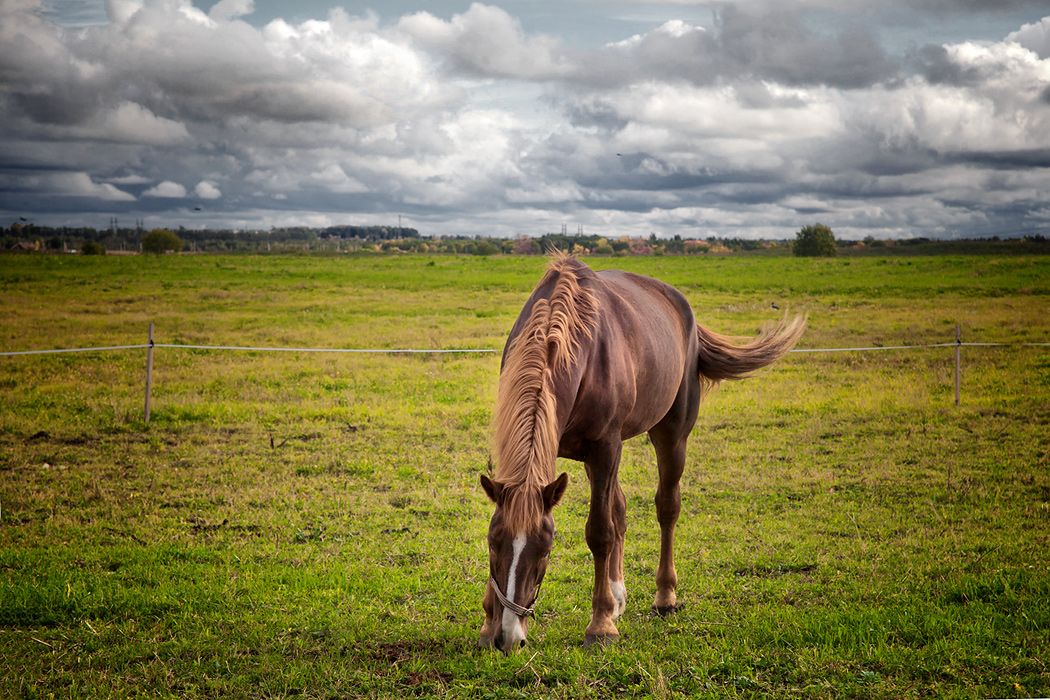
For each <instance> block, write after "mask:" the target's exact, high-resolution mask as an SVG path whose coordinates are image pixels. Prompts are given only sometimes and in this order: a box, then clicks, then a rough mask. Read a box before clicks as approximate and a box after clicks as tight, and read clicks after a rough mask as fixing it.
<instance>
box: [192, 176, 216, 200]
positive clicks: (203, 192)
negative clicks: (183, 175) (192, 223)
mask: <svg viewBox="0 0 1050 700" xmlns="http://www.w3.org/2000/svg"><path fill="white" fill-rule="evenodd" d="M193 192H194V194H196V195H197V196H198V197H200V198H201V199H218V198H219V197H221V196H222V190H220V189H219V187H218V185H216V184H215V183H214V182H211V181H210V180H201V181H200V182H198V183H197V186H196V187H194V188H193Z"/></svg>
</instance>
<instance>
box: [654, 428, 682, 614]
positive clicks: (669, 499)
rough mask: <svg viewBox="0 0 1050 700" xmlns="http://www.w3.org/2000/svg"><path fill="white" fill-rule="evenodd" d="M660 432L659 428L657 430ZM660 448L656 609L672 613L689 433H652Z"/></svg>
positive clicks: (657, 455)
mask: <svg viewBox="0 0 1050 700" xmlns="http://www.w3.org/2000/svg"><path fill="white" fill-rule="evenodd" d="M654 433H656V431H654ZM650 434H651V435H652V438H653V446H654V447H655V448H656V464H657V468H658V469H659V473H660V482H659V485H658V486H657V488H656V518H657V520H658V521H659V522H660V565H659V567H657V569H656V598H655V599H654V600H653V609H654V610H656V611H657V612H658V613H660V614H661V615H669V614H671V613H673V612H674V611H675V610H677V609H678V598H677V596H676V595H675V588H676V587H677V585H678V573H677V572H676V571H675V568H674V528H675V523H677V522H678V513H679V512H680V511H681V509H682V494H681V488H680V487H679V485H678V482H679V480H680V479H681V478H682V471H683V469H684V468H685V447H686V437H687V435H688V434H687V435H686V436H682V437H681V438H679V439H678V440H670V439H661V437H658V435H659V433H657V434H653V433H650Z"/></svg>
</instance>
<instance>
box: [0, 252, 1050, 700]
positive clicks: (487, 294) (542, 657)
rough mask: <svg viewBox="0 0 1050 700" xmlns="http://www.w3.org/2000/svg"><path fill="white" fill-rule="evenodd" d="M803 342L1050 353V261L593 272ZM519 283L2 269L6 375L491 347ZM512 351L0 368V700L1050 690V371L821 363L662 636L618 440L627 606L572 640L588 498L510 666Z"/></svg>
mask: <svg viewBox="0 0 1050 700" xmlns="http://www.w3.org/2000/svg"><path fill="white" fill-rule="evenodd" d="M589 262H591V263H592V264H593V265H594V266H595V267H600V268H601V267H616V266H618V267H624V268H626V269H631V270H634V271H637V272H642V273H645V274H652V275H655V276H657V277H660V278H661V279H664V280H666V281H668V282H670V283H672V284H675V285H676V286H678V287H679V288H681V289H682V290H683V291H684V292H685V293H686V294H687V295H688V296H689V298H690V300H691V301H692V303H693V306H694V309H695V310H696V312H697V316H698V318H699V320H700V322H701V323H703V324H705V325H707V326H708V327H710V328H712V329H714V330H717V331H719V332H725V333H735V334H741V335H751V334H753V333H754V332H755V331H756V330H757V329H758V328H759V327H760V326H761V325H762V324H763V323H766V322H769V321H772V320H774V319H776V318H778V313H781V312H777V311H774V310H773V309H772V308H771V304H773V303H776V304H777V305H778V306H780V307H781V308H786V307H789V308H790V309H791V310H792V311H793V312H802V313H806V314H808V316H809V320H810V330H809V332H808V333H807V335H806V337H805V338H804V339H803V343H802V345H803V346H804V347H810V348H816V347H837V346H870V345H902V344H909V345H911V344H917V345H923V344H932V343H940V342H950V341H952V340H953V339H954V327H955V324H961V325H962V326H963V337H964V340H967V341H987V342H1009V343H1017V342H1046V341H1047V340H1048V338H1050V319H1048V317H1047V314H1046V309H1047V308H1050V305H1048V303H1047V302H1048V296H1050V259H1048V258H1045V257H1024V256H1014V257H1006V258H992V257H968V258H962V257H959V258H952V257H908V258H879V257H864V258H851V259H837V260H797V259H788V258H770V259H762V258H719V259H710V260H701V259H684V258H655V259H654V258H649V259H595V260H590V261H589ZM542 268H543V261H542V260H539V259H535V258H533V259H529V258H488V259H481V258H457V257H425V256H418V257H417V256H408V257H402V258H380V257H374V258H373V257H358V258H310V257H291V256H289V257H277V256H273V257H266V256H259V257H233V256H230V257H211V256H197V257H191V256H182V257H163V258H144V257H143V258H139V257H121V258H116V257H114V258H95V259H87V258H72V257H69V258H65V257H36V256H24V257H21V256H20V257H0V291H2V296H0V299H2V301H0V304H2V307H0V308H2V311H3V313H4V324H3V327H2V330H0V351H11V350H26V349H45V348H58V347H92V346H99V345H113V344H125V343H141V342H144V341H145V337H146V325H147V324H148V323H150V322H153V323H155V324H156V340H157V342H159V343H192V344H205V345H221V344H234V345H259V346H278V347H328V348H336V347H341V348H351V347H369V348H399V347H418V348H500V347H501V346H502V342H503V340H504V338H505V336H506V333H507V331H508V330H509V328H510V326H511V324H512V323H513V320H514V318H515V316H516V314H517V312H518V310H519V308H520V306H521V304H522V303H523V302H524V300H525V298H526V296H527V295H528V293H529V292H530V291H531V289H532V287H533V285H534V284H535V283H536V281H537V280H538V279H539V277H540V275H541V274H542ZM498 364H499V357H498V354H487V355H469V354H468V355H441V356H429V355H412V356H404V355H351V354H294V353H260V352H222V351H201V350H173V349H167V348H160V349H157V350H156V351H155V360H154V391H153V415H152V421H151V422H150V423H149V424H148V425H147V424H145V423H144V422H143V421H142V404H143V385H144V371H145V369H144V366H145V359H144V352H143V351H141V350H138V351H110V352H91V353H81V354H75V355H43V356H32V357H2V358H0V508H2V511H0V649H2V650H3V651H2V653H0V697H14V698H20V697H25V698H36V697H40V698H47V697H107V698H119V697H136V696H150V697H188V698H195V697H235V698H236V697H245V698H249V697H251V698H256V697H264V698H276V697H308V698H387V697H391V698H393V697H438V698H488V697H493V698H505V697H556V698H562V697H566V698H567V697H572V698H576V697H638V698H645V697H654V698H662V697H772V698H788V697H815V698H824V697H827V698H840V697H886V698H899V697H928V696H936V697H959V698H973V697H1039V696H1046V695H1050V671H1048V670H1047V667H1046V665H1047V663H1048V652H1050V636H1048V635H1047V633H1046V630H1047V629H1050V561H1048V558H1047V551H1048V545H1050V542H1048V537H1050V535H1048V532H1050V469H1048V467H1050V457H1048V455H1050V427H1048V426H1050V401H1048V397H1050V350H1048V349H1047V348H1030V347H1029V348H1024V347H1016V346H1015V347H1007V348H964V349H963V367H964V374H963V393H962V399H963V400H962V405H961V406H960V407H958V408H957V407H955V406H954V397H953V387H952V376H953V375H952V372H953V369H952V350H951V348H931V349H922V350H908V351H883V352H878V353H866V354H861V353H841V354H796V355H792V356H790V357H788V358H787V359H786V360H785V361H783V362H782V363H781V364H779V365H778V366H776V367H775V368H773V369H771V370H769V371H767V372H765V373H763V374H762V375H761V376H759V377H756V378H754V379H751V380H748V381H746V382H742V383H736V384H731V385H725V386H723V387H722V388H721V389H720V390H719V391H717V392H715V393H714V394H713V395H712V396H711V397H710V398H709V400H708V401H707V403H706V405H705V406H704V408H703V409H702V411H701V417H700V421H699V423H698V425H697V428H696V430H695V431H694V433H693V436H692V444H691V445H690V451H689V462H688V467H687V473H686V476H685V478H684V480H683V499H684V508H683V515H682V519H681V521H680V523H679V537H678V570H679V575H680V579H681V583H680V588H679V599H680V600H681V601H682V602H684V603H685V606H686V607H685V609H684V610H682V611H681V612H680V613H678V614H677V615H675V616H673V617H671V618H669V619H667V620H663V619H660V618H654V617H653V616H652V615H651V614H650V612H649V603H650V601H651V599H652V596H653V594H654V593H655V584H654V582H653V574H654V572H655V568H656V563H657V559H656V557H657V551H658V547H659V542H658V537H657V526H656V517H655V508H654V506H653V505H652V496H653V491H654V487H655V470H656V468H655V461H654V458H653V455H652V449H651V447H650V446H648V445H647V444H646V443H645V441H644V440H643V439H636V440H632V441H630V442H629V443H628V444H627V446H626V448H625V450H624V457H623V465H622V469H621V473H622V482H623V486H624V491H625V493H626V496H627V500H628V527H629V529H628V545H627V552H626V561H625V568H626V575H627V585H628V593H629V603H628V611H627V613H626V614H625V617H624V618H623V620H622V622H621V623H620V625H619V626H620V631H621V633H622V639H621V641H620V642H619V644H617V645H616V646H613V647H609V648H599V649H583V648H582V647H581V643H582V640H583V629H584V627H585V625H586V623H587V618H588V615H589V607H590V606H589V601H590V585H591V577H592V567H591V563H590V554H589V552H588V550H587V547H586V544H585V542H584V538H583V523H584V520H585V518H586V513H587V489H586V479H585V477H584V476H583V472H582V469H581V468H580V466H579V465H576V464H573V463H569V462H566V463H565V464H564V467H565V468H566V469H567V470H568V471H569V472H570V475H571V476H572V483H571V485H570V488H569V493H568V495H567V497H566V500H565V502H564V503H563V504H562V505H561V506H559V508H558V510H557V511H556V514H555V515H556V521H557V524H558V538H557V542H556V544H555V550H554V556H553V561H552V564H551V568H550V572H549V574H548V577H547V582H546V584H545V585H544V592H543V597H542V599H541V600H540V603H539V605H538V608H537V615H538V619H537V620H536V622H535V623H534V625H533V626H532V629H531V630H530V635H529V636H530V638H529V644H528V646H527V647H526V649H525V650H524V651H523V653H521V654H518V655H516V656H513V657H503V656H501V655H497V654H493V653H490V652H487V651H481V650H478V649H476V648H475V641H476V637H477V630H478V628H479V626H480V622H481V606H480V599H481V594H482V591H483V586H484V583H485V578H486V570H485V563H484V562H485V540H484V533H485V531H486V527H487V522H488V518H489V516H490V515H491V507H490V505H489V504H488V503H487V501H486V499H485V497H484V495H483V494H482V493H481V490H480V488H479V487H478V483H477V477H478V474H479V473H481V472H483V471H484V469H485V464H486V460H487V449H486V446H487V440H488V434H487V429H488V421H489V416H490V411H491V407H492V404H493V402H494V398H495V385H496V376H497V372H498Z"/></svg>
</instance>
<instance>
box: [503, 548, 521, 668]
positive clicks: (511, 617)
mask: <svg viewBox="0 0 1050 700" xmlns="http://www.w3.org/2000/svg"><path fill="white" fill-rule="evenodd" d="M512 545H513V547H514V550H513V551H514V557H513V558H512V559H511V562H510V573H509V574H508V575H507V591H506V596H507V600H510V601H513V600H514V593H515V591H516V590H517V577H518V560H519V559H520V558H521V552H522V550H524V549H525V533H524V532H522V533H519V534H518V536H517V537H515V538H514V542H513V543H512ZM523 641H525V630H523V629H522V627H521V619H520V618H519V617H518V616H517V615H515V614H514V613H513V612H512V611H510V610H507V609H506V608H503V648H504V649H505V650H507V651H514V650H515V649H517V648H518V645H519V644H520V643H521V642H523Z"/></svg>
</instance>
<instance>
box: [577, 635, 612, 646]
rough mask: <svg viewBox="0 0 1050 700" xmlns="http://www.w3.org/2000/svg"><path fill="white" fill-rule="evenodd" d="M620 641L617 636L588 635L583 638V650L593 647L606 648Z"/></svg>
mask: <svg viewBox="0 0 1050 700" xmlns="http://www.w3.org/2000/svg"><path fill="white" fill-rule="evenodd" d="M618 641H620V635H619V634H588V635H584V637H583V648H584V649H589V648H591V647H593V646H601V647H607V646H610V645H612V644H616V642H618Z"/></svg>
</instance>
